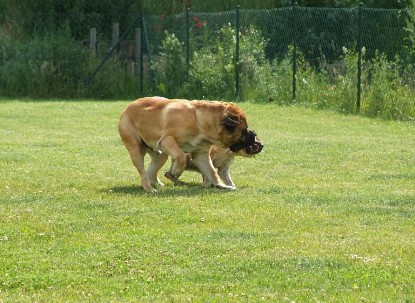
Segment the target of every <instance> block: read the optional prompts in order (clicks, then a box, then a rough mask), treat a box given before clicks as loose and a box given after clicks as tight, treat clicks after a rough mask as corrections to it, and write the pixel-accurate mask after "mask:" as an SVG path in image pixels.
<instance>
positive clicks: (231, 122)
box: [222, 112, 241, 134]
mask: <svg viewBox="0 0 415 303" xmlns="http://www.w3.org/2000/svg"><path fill="white" fill-rule="evenodd" d="M240 123H241V117H240V116H239V115H237V114H234V113H231V112H225V113H224V114H223V115H222V124H223V125H224V126H225V128H226V130H227V131H228V132H229V133H231V134H232V133H234V132H235V130H236V126H237V125H238V124H240Z"/></svg>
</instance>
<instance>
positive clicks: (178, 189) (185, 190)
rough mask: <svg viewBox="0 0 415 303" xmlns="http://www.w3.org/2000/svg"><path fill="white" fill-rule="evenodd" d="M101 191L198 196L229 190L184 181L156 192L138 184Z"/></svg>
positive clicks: (140, 194) (147, 194)
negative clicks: (184, 182)
mask: <svg viewBox="0 0 415 303" xmlns="http://www.w3.org/2000/svg"><path fill="white" fill-rule="evenodd" d="M102 192H104V193H107V194H118V195H133V196H152V195H155V196H160V197H164V196H168V197H171V196H199V195H207V194H210V193H211V194H217V193H223V194H225V193H227V192H231V191H228V190H223V189H217V188H212V187H205V186H203V185H201V184H200V183H186V184H185V185H179V186H174V185H170V184H169V185H165V186H161V187H158V188H157V191H156V192H153V193H151V192H146V191H145V190H144V189H143V188H142V187H141V186H139V185H131V186H114V187H111V188H104V189H102Z"/></svg>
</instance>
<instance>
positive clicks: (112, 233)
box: [0, 100, 415, 302]
mask: <svg viewBox="0 0 415 303" xmlns="http://www.w3.org/2000/svg"><path fill="white" fill-rule="evenodd" d="M129 102H130V101H118V102H99V101H68V102H62V101H53V100H49V101H39V100H38V101H36V102H30V101H28V100H26V101H17V100H2V101H0V302H415V287H414V285H415V125H414V124H413V123H408V122H392V121H384V120H376V119H369V118H364V117H359V116H347V115H341V114H337V113H332V112H325V111H313V110H310V109H305V108H299V107H277V106H275V105H255V104H250V103H241V104H240V106H241V107H242V108H243V110H244V111H245V112H246V113H247V115H248V117H249V122H250V125H251V128H252V129H255V130H256V131H257V133H258V135H259V137H260V138H261V139H262V141H263V143H264V145H265V148H264V150H263V152H262V153H261V154H260V155H258V156H257V157H256V158H254V159H246V158H237V159H236V161H235V165H234V166H233V167H232V176H233V179H234V181H235V183H236V185H237V187H238V190H237V191H232V192H228V191H223V190H218V189H212V188H204V187H203V186H202V185H201V177H200V176H199V175H197V174H196V173H190V172H187V173H185V174H184V175H183V179H184V180H185V181H187V182H188V185H186V186H182V187H174V186H173V185H172V184H171V183H170V182H169V181H168V180H166V179H164V177H163V176H162V175H163V173H164V172H165V171H166V170H167V169H168V166H167V165H166V167H165V168H163V169H162V174H161V177H162V179H163V180H164V181H165V187H163V188H160V189H159V191H158V192H157V193H155V194H147V193H145V192H144V191H143V190H142V189H141V188H140V187H139V178H138V173H137V172H136V170H135V168H134V167H133V165H132V163H131V160H130V158H129V155H128V153H127V150H126V149H125V148H124V146H123V145H122V143H121V141H120V139H119V136H118V132H117V124H118V118H119V115H120V113H121V112H122V110H123V109H124V108H125V106H126V105H127V104H128V103H129Z"/></svg>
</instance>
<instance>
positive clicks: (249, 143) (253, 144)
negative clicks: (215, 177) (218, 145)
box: [230, 129, 264, 155]
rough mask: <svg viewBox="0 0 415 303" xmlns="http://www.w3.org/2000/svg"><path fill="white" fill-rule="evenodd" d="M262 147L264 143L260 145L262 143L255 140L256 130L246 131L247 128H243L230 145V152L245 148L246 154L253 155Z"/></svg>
mask: <svg viewBox="0 0 415 303" xmlns="http://www.w3.org/2000/svg"><path fill="white" fill-rule="evenodd" d="M263 147H264V145H262V143H261V142H260V141H259V140H257V137H256V132H255V131H253V130H249V131H248V129H245V130H244V131H243V132H242V135H241V138H240V139H239V141H238V142H236V143H234V144H232V145H231V146H230V150H231V151H232V152H237V151H239V150H241V149H245V152H246V153H247V154H248V155H254V154H258V153H260V152H261V151H262V148H263Z"/></svg>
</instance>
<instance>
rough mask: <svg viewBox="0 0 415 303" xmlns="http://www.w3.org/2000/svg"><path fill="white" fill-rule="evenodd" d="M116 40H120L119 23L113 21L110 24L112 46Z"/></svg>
mask: <svg viewBox="0 0 415 303" xmlns="http://www.w3.org/2000/svg"><path fill="white" fill-rule="evenodd" d="M118 40H120V24H119V23H113V24H112V46H113V47H114V46H115V45H116V44H117V42H118Z"/></svg>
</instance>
